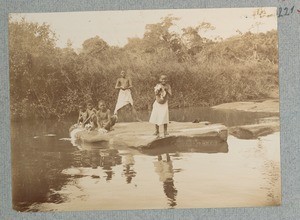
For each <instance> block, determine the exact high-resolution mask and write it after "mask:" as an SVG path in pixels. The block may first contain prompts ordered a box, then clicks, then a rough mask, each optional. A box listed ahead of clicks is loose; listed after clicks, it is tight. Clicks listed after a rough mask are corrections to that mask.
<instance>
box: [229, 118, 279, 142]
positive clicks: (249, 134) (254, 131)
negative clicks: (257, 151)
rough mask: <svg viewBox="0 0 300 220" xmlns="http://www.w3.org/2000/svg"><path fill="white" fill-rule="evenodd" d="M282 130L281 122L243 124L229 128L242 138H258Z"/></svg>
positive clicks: (234, 134) (232, 133)
mask: <svg viewBox="0 0 300 220" xmlns="http://www.w3.org/2000/svg"><path fill="white" fill-rule="evenodd" d="M279 130H280V127H279V122H269V123H261V124H253V125H243V126H237V127H231V128H229V133H230V134H231V135H233V136H235V137H237V138H240V139H256V138H258V137H261V136H266V135H268V134H272V133H274V132H277V131H279Z"/></svg>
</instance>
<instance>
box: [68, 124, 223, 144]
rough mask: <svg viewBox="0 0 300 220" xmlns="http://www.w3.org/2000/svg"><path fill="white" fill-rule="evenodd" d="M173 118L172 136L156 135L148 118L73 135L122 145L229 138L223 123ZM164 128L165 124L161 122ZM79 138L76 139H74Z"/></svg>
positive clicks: (72, 135) (196, 141)
mask: <svg viewBox="0 0 300 220" xmlns="http://www.w3.org/2000/svg"><path fill="white" fill-rule="evenodd" d="M205 124H206V123H192V122H171V123H170V124H169V125H168V132H169V134H170V135H169V136H167V137H159V138H158V137H156V136H155V135H153V132H154V129H155V128H154V125H152V124H150V123H148V122H130V123H117V124H116V125H115V126H114V130H113V131H110V132H108V133H106V134H101V133H99V132H98V131H90V132H89V131H86V130H83V129H78V128H77V129H75V130H73V131H71V133H70V136H71V138H72V139H74V138H75V139H76V140H77V143H78V140H79V142H81V143H100V144H104V145H113V146H115V147H116V146H119V147H122V146H123V147H124V146H126V147H134V148H141V147H144V148H155V147H157V146H163V145H169V146H170V145H182V146H187V145H190V146H196V145H203V146H204V145H207V144H209V145H213V144H217V143H222V142H226V141H227V137H228V129H227V127H225V126H224V125H221V124H211V125H205ZM160 129H161V131H162V129H163V128H162V126H161V128H160ZM74 142H75V141H74Z"/></svg>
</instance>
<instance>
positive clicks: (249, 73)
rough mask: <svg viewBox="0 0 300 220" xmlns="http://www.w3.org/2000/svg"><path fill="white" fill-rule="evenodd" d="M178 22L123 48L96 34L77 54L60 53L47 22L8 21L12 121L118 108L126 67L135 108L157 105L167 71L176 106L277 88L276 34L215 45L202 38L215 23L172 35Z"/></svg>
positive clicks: (151, 28)
mask: <svg viewBox="0 0 300 220" xmlns="http://www.w3.org/2000/svg"><path fill="white" fill-rule="evenodd" d="M177 19H178V18H174V17H171V16H167V17H165V18H163V19H162V21H161V22H159V23H156V24H148V25H147V26H146V30H145V33H144V36H143V37H142V38H129V39H128V43H127V44H126V45H125V46H124V47H114V46H110V45H108V44H107V43H106V42H105V41H104V40H103V39H101V38H100V37H99V36H95V37H93V38H90V39H87V40H86V41H85V42H84V43H83V45H82V48H81V49H80V51H79V52H78V51H76V52H75V50H74V49H73V48H72V43H71V42H68V44H67V47H66V48H57V47H56V46H55V42H56V36H55V33H53V32H52V31H51V29H50V27H49V26H48V25H47V24H42V25H39V24H37V23H30V22H27V21H26V20H25V19H22V20H20V21H12V20H10V22H9V53H10V55H9V59H10V60H9V62H10V83H11V87H10V88H11V112H12V117H13V118H15V117H22V118H24V117H38V118H40V117H41V118H48V117H58V118H62V117H64V116H66V115H69V114H70V113H74V112H76V111H77V106H78V105H79V104H81V103H83V102H87V101H92V102H93V103H94V104H96V102H97V101H98V100H100V99H103V100H105V101H106V102H107V104H108V106H109V108H111V109H113V108H114V106H115V101H116V98H117V91H116V90H115V89H114V85H115V82H116V79H117V78H118V77H119V74H120V71H121V70H125V71H126V72H127V73H128V75H130V76H131V78H132V81H133V85H134V88H133V90H132V91H133V99H134V101H135V106H136V108H137V109H150V108H151V105H152V103H153V100H154V97H153V96H154V94H153V87H154V86H155V84H156V83H157V81H158V78H159V76H160V75H161V74H166V75H168V77H169V83H170V84H171V86H172V90H173V98H172V99H171V100H170V107H171V108H175V107H185V106H211V105H215V104H219V103H223V102H231V101H241V100H244V101H245V100H253V99H261V98H266V97H268V95H269V94H270V93H271V91H272V90H274V89H278V47H277V45H278V42H277V31H270V32H267V33H255V34H254V33H251V32H247V33H240V34H239V35H237V36H234V37H231V38H228V39H225V40H224V39H221V40H220V39H219V40H217V41H213V40H210V39H206V38H204V37H202V36H201V33H203V32H205V31H207V30H214V29H215V27H213V26H212V25H211V24H210V23H204V22H203V23H201V24H199V25H198V26H196V27H186V28H184V29H183V30H182V34H179V33H176V32H172V31H171V27H172V26H173V25H174V22H175V21H176V20H177Z"/></svg>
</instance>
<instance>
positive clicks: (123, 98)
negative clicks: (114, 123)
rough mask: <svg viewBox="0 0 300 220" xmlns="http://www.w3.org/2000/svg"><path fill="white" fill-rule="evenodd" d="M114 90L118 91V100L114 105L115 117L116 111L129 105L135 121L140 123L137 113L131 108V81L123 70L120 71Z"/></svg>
mask: <svg viewBox="0 0 300 220" xmlns="http://www.w3.org/2000/svg"><path fill="white" fill-rule="evenodd" d="M115 89H118V90H119V95H118V100H117V104H116V108H115V111H114V114H115V115H117V113H118V110H119V109H121V108H122V107H124V106H125V105H128V104H130V106H131V111H132V113H133V115H134V117H135V119H136V120H137V121H140V119H139V117H138V115H137V111H136V110H135V108H134V106H133V99H132V96H131V89H132V81H131V79H130V78H129V77H127V76H126V73H125V71H124V70H122V71H121V77H120V78H118V80H117V82H116V86H115Z"/></svg>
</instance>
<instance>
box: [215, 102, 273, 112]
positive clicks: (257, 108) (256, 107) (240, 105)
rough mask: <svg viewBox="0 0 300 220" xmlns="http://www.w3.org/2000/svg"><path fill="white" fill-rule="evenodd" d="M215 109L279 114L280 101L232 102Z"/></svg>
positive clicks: (217, 106)
mask: <svg viewBox="0 0 300 220" xmlns="http://www.w3.org/2000/svg"><path fill="white" fill-rule="evenodd" d="M212 108H213V109H230V110H239V111H246V112H270V113H279V100H278V99H272V100H265V101H253V102H251V101H248V102H231V103H223V104H220V105H216V106H213V107H212Z"/></svg>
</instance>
